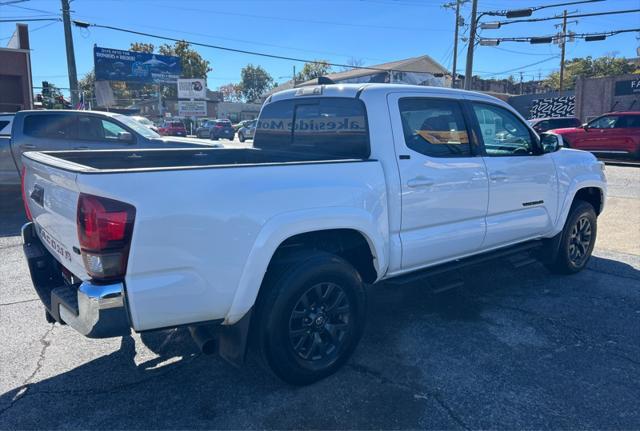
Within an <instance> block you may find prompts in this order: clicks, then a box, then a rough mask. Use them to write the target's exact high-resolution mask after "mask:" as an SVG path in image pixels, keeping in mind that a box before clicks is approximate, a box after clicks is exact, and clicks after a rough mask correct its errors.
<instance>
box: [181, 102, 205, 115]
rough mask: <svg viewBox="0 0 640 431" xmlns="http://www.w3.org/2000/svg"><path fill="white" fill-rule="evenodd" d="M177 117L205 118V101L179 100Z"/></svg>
mask: <svg viewBox="0 0 640 431" xmlns="http://www.w3.org/2000/svg"><path fill="white" fill-rule="evenodd" d="M178 116H180V117H206V116H207V102H206V101H205V100H179V101H178Z"/></svg>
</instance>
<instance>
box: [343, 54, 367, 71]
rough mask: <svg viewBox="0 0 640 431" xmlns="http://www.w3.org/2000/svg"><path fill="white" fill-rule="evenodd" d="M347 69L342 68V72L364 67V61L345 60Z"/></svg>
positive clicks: (358, 59) (352, 58) (359, 59)
mask: <svg viewBox="0 0 640 431" xmlns="http://www.w3.org/2000/svg"><path fill="white" fill-rule="evenodd" d="M346 64H347V67H343V68H342V71H343V72H345V71H347V70H353V69H356V68H358V67H361V66H364V60H363V59H361V58H356V57H350V58H349V59H348V60H347V63H346Z"/></svg>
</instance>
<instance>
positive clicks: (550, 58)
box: [483, 55, 560, 76]
mask: <svg viewBox="0 0 640 431" xmlns="http://www.w3.org/2000/svg"><path fill="white" fill-rule="evenodd" d="M558 57H560V56H559V55H554V56H552V57H549V58H545V59H544V60H540V61H536V62H535V63H531V64H526V65H524V66H520V67H516V68H513V69H509V70H505V71H502V72H495V73H486V74H483V75H489V76H493V75H503V74H505V73H511V72H517V71H519V70H522V69H526V68H527V67H531V66H537V65H538V64H542V63H546V62H547V61H551V60H555V59H556V58H558Z"/></svg>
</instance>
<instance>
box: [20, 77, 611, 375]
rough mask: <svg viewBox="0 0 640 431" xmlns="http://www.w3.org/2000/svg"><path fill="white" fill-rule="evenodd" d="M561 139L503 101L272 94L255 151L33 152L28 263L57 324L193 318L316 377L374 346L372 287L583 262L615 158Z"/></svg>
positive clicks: (217, 346) (358, 91) (163, 324)
mask: <svg viewBox="0 0 640 431" xmlns="http://www.w3.org/2000/svg"><path fill="white" fill-rule="evenodd" d="M556 138H557V137H556V136H554V135H545V136H543V137H542V139H541V138H540V137H538V135H537V134H536V133H535V132H534V131H533V130H532V129H531V128H530V127H529V126H528V125H527V123H526V121H525V120H524V119H522V118H521V117H520V116H519V115H518V113H517V112H516V111H514V110H513V109H512V108H511V107H510V106H509V105H507V104H505V103H503V102H501V101H500V100H498V99H495V98H493V97H490V96H487V95H483V94H478V93H473V92H465V91H461V90H451V89H444V88H430V87H419V86H404V85H388V84H365V85H362V84H360V85H356V84H350V85H321V86H312V87H302V88H298V89H293V90H289V91H284V92H281V93H277V94H274V95H272V96H270V97H269V98H268V99H267V100H266V102H265V103H264V105H263V107H262V110H261V113H260V116H259V119H258V125H257V130H256V134H255V139H254V142H253V146H252V147H250V148H247V147H244V148H221V149H218V148H211V149H205V148H202V149H149V150H104V151H84V152H79V151H61V152H55V151H52V152H27V153H25V154H24V155H23V163H24V170H23V172H22V178H23V182H22V184H23V196H24V201H25V208H26V211H27V213H28V216H29V218H30V220H31V221H30V222H28V223H27V224H26V225H25V226H24V228H23V232H22V235H23V239H24V252H25V255H26V257H27V261H28V264H29V269H30V271H31V277H32V280H33V283H34V286H35V290H36V291H37V293H38V295H39V296H40V299H41V301H42V303H43V304H44V307H45V309H46V317H47V319H49V320H50V321H52V322H53V321H56V322H59V323H66V324H68V325H69V326H71V327H72V328H74V329H76V330H77V331H79V332H81V333H82V334H84V335H86V336H88V337H114V336H120V335H123V334H128V333H129V332H130V331H131V330H133V331H136V332H143V331H151V330H156V329H163V328H174V327H179V326H186V327H188V328H189V330H190V331H191V333H192V335H193V338H194V339H195V341H196V342H197V343H198V344H199V346H200V347H201V349H202V350H203V351H205V352H213V351H215V352H218V353H219V354H220V355H221V356H223V357H224V358H225V359H227V360H229V361H231V362H232V363H234V364H240V363H242V361H243V359H244V358H245V354H246V352H247V351H249V352H251V354H252V355H253V354H255V355H256V357H257V358H258V359H259V360H260V361H261V362H262V363H263V364H265V365H266V366H267V367H268V368H269V369H271V370H272V371H273V372H274V373H275V374H276V375H277V376H278V377H280V378H281V379H283V380H285V381H286V382H289V383H292V384H308V383H311V382H314V381H316V380H318V379H321V378H323V377H325V376H328V375H329V374H331V373H333V372H335V371H336V370H337V369H338V368H339V367H340V366H341V365H342V364H343V363H344V362H345V361H346V360H347V359H348V358H349V355H350V354H351V353H352V352H353V351H354V349H355V348H356V345H357V343H358V340H359V339H360V337H361V335H362V333H363V328H364V323H365V317H366V296H367V293H366V290H365V285H370V284H375V283H379V282H381V281H383V280H389V283H398V284H400V283H402V282H403V281H408V280H417V279H418V278H420V277H428V276H433V274H445V273H446V271H447V270H449V271H451V270H457V269H459V268H460V267H462V266H465V265H470V264H473V263H476V264H477V263H478V262H485V261H486V260H488V259H492V258H503V257H505V256H507V255H510V254H511V253H516V252H518V253H523V252H527V253H528V254H529V255H530V256H536V257H539V258H540V259H542V260H543V261H544V262H545V264H546V265H547V266H548V267H549V268H550V269H551V270H552V271H554V272H559V273H566V274H570V273H575V272H578V271H580V270H582V269H583V268H584V267H585V265H586V263H587V261H588V259H589V257H590V255H591V252H592V250H593V247H594V243H595V240H596V231H597V217H598V215H599V214H600V213H601V212H602V210H603V207H604V204H605V195H606V181H605V175H604V166H603V164H602V163H600V162H598V161H597V160H596V159H595V157H594V156H593V155H592V154H590V153H587V152H583V151H579V150H574V149H567V148H560V147H559V145H558V142H557V139H556ZM529 260H530V258H529ZM457 272H458V271H454V273H457ZM452 277H453V276H452ZM440 278H441V279H442V278H443V277H440ZM445 279H446V278H445ZM445 283H446V282H445ZM398 312H401V311H400V310H398Z"/></svg>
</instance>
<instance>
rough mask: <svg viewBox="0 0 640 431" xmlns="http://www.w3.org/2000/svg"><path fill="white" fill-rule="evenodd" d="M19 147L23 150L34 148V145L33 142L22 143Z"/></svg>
mask: <svg viewBox="0 0 640 431" xmlns="http://www.w3.org/2000/svg"><path fill="white" fill-rule="evenodd" d="M20 148H22V149H24V150H35V149H36V146H35V145H33V144H22V145H20Z"/></svg>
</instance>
